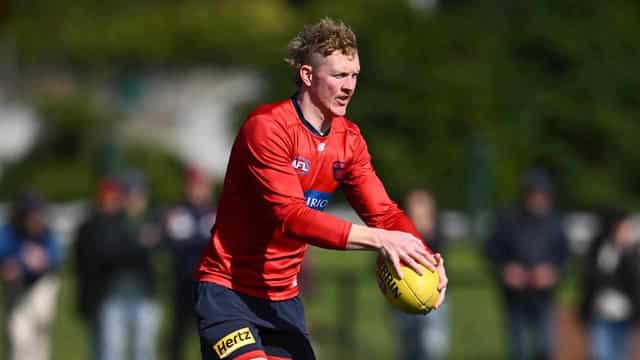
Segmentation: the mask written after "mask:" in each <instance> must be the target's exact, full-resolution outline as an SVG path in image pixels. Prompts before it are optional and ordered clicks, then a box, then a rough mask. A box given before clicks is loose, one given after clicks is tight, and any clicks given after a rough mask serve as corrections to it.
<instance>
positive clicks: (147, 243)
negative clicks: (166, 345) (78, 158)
mask: <svg viewBox="0 0 640 360" xmlns="http://www.w3.org/2000/svg"><path fill="white" fill-rule="evenodd" d="M147 192H148V188H147V185H146V181H145V179H144V176H143V175H142V174H141V173H139V172H135V171H134V172H129V173H127V174H125V176H124V177H123V178H122V179H121V181H118V182H116V181H114V180H105V181H103V182H102V183H101V185H100V189H99V196H98V208H97V210H96V212H95V213H94V214H93V215H92V216H91V217H90V218H89V219H88V220H87V221H86V222H85V223H83V224H82V225H81V227H80V228H79V231H78V235H77V236H78V239H77V241H76V249H75V253H76V261H77V269H76V270H77V271H78V283H79V290H80V293H79V295H80V298H79V305H80V311H81V314H83V316H84V317H85V318H86V319H87V320H88V321H89V322H90V323H91V324H92V325H93V326H94V335H95V336H96V339H95V343H94V345H95V347H96V349H95V351H96V358H98V359H100V360H120V359H125V358H126V356H125V355H126V351H127V349H128V348H129V347H130V348H131V349H132V351H133V358H134V359H155V358H156V355H155V354H156V338H157V333H158V327H159V324H160V309H159V307H158V303H157V300H156V288H155V287H156V284H155V276H154V271H153V265H152V262H151V260H152V254H153V251H154V248H155V247H156V246H157V245H158V242H159V238H160V236H159V232H158V231H157V229H155V228H154V225H153V224H152V223H151V222H150V221H149V219H148V216H147ZM129 345H130V346H129Z"/></svg>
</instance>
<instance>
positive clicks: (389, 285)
mask: <svg viewBox="0 0 640 360" xmlns="http://www.w3.org/2000/svg"><path fill="white" fill-rule="evenodd" d="M420 266H421V267H422V276H421V275H418V274H417V273H416V272H415V271H413V270H412V269H411V268H408V267H406V266H402V274H403V275H404V276H403V277H402V279H400V278H399V277H398V274H397V273H396V271H395V269H394V268H393V265H392V264H391V262H390V261H389V260H388V259H385V258H383V257H382V256H379V257H378V261H377V262H376V280H377V282H378V287H379V288H380V290H381V291H382V293H383V294H384V296H385V297H386V298H387V301H389V303H390V304H391V305H393V306H394V307H396V308H397V309H399V310H401V311H403V312H406V313H411V314H426V313H428V312H429V311H431V310H433V308H434V306H435V304H436V303H437V301H438V297H439V294H440V292H439V291H438V283H439V277H438V273H436V272H433V271H431V270H428V269H427V268H425V267H424V266H422V265H420Z"/></svg>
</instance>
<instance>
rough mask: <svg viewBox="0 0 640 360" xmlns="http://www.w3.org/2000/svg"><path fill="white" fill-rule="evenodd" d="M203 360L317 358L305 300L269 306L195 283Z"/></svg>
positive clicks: (250, 297)
mask: <svg viewBox="0 0 640 360" xmlns="http://www.w3.org/2000/svg"><path fill="white" fill-rule="evenodd" d="M194 299H195V312H196V315H197V317H198V334H199V335H200V350H201V352H202V359H203V360H218V359H233V360H252V359H260V360H262V359H265V360H266V359H274V360H275V359H282V360H284V359H294V360H312V359H315V356H314V354H313V349H312V348H311V343H310V342H309V334H308V332H307V330H306V326H305V322H304V308H303V306H302V301H301V300H300V298H298V297H296V298H293V299H290V300H284V301H270V300H265V299H260V298H256V297H253V296H248V295H244V294H240V293H238V292H236V291H233V290H231V289H227V288H225V287H223V286H220V285H216V284H213V283H208V282H202V281H201V282H198V283H195V284H194Z"/></svg>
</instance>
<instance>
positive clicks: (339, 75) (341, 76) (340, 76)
mask: <svg viewBox="0 0 640 360" xmlns="http://www.w3.org/2000/svg"><path fill="white" fill-rule="evenodd" d="M334 77H335V78H336V79H342V78H344V77H345V74H335V75H334Z"/></svg>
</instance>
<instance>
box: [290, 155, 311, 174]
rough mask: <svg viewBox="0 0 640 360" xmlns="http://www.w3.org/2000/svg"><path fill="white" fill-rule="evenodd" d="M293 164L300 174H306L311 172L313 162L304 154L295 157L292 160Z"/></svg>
mask: <svg viewBox="0 0 640 360" xmlns="http://www.w3.org/2000/svg"><path fill="white" fill-rule="evenodd" d="M291 166H293V168H294V169H296V172H297V173H298V174H301V175H304V174H306V173H308V172H309V170H310V169H311V162H310V161H309V160H307V159H305V158H303V157H302V156H296V157H294V158H293V161H292V162H291Z"/></svg>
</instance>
